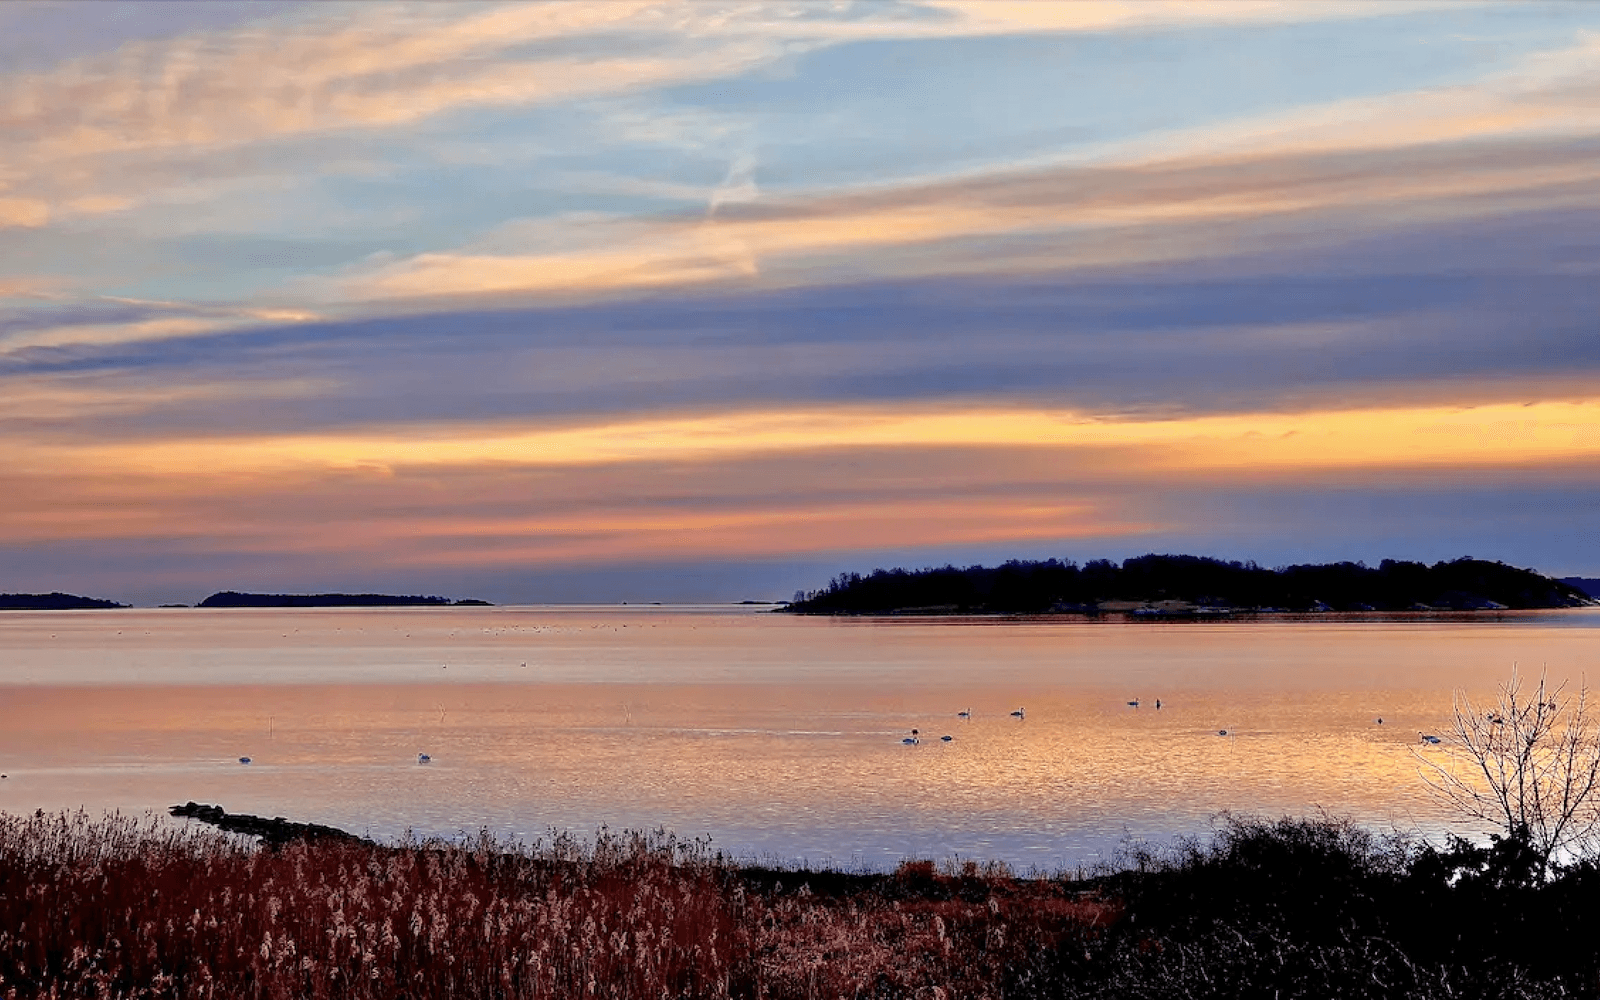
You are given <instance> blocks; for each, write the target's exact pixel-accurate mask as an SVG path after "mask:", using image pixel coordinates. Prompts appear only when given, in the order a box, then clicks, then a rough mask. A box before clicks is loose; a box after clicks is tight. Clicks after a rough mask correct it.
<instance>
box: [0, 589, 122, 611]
mask: <svg viewBox="0 0 1600 1000" xmlns="http://www.w3.org/2000/svg"><path fill="white" fill-rule="evenodd" d="M125 607H127V605H126V604H118V603H117V602H116V601H102V600H100V599H99V598H95V597H79V596H77V595H76V594H63V593H59V592H57V593H53V594H0V611H87V610H93V609H96V608H125Z"/></svg>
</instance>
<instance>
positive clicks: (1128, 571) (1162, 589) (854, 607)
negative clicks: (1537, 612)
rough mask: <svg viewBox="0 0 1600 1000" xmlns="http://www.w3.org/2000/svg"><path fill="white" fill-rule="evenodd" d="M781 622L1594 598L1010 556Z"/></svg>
mask: <svg viewBox="0 0 1600 1000" xmlns="http://www.w3.org/2000/svg"><path fill="white" fill-rule="evenodd" d="M797 596H801V597H803V599H801V600H796V601H795V602H794V603H791V604H789V605H787V606H785V607H782V608H780V609H778V610H779V611H780V612H785V613H790V614H823V615H839V614H847V615H848V614H871V615H883V614H922V615H941V614H945V615H948V614H962V615H965V614H1051V613H1055V614H1106V613H1120V614H1130V615H1140V616H1158V615H1172V616H1187V617H1199V616H1217V615H1228V614H1234V613H1242V612H1243V613H1266V612H1300V613H1307V612H1326V611H1354V612H1359V611H1387V612H1396V611H1500V610H1524V609H1532V608H1573V607H1582V606H1585V605H1592V604H1595V603H1600V602H1596V600H1595V599H1594V598H1593V597H1591V596H1590V595H1589V594H1587V593H1585V591H1584V590H1583V589H1580V588H1579V587H1577V586H1574V585H1573V584H1571V583H1569V582H1564V581H1562V580H1555V579H1551V578H1550V577H1547V576H1543V575H1541V574H1539V573H1538V572H1536V571H1534V570H1531V569H1518V568H1517V567H1514V566H1508V565H1506V564H1505V563H1501V562H1490V561H1487V560H1482V559H1473V558H1471V557H1464V558H1461V559H1456V560H1452V561H1448V562H1436V563H1434V564H1433V565H1431V566H1430V565H1428V564H1426V563H1420V562H1406V561H1401V560H1395V559H1385V560H1383V562H1381V563H1380V564H1378V565H1377V566H1368V565H1366V564H1365V563H1362V562H1339V563H1323V564H1304V565H1293V566H1280V567H1278V568H1275V569H1268V568H1266V567H1263V566H1258V565H1257V564H1255V563H1254V562H1238V561H1226V560H1223V559H1216V558H1212V557H1210V556H1191V555H1156V554H1154V553H1151V554H1149V555H1144V556H1139V557H1137V558H1133V559H1128V560H1126V561H1124V562H1123V563H1122V564H1121V565H1118V564H1117V563H1114V562H1112V561H1111V560H1109V559H1096V560H1092V561H1090V562H1087V563H1084V564H1083V565H1082V566H1079V565H1078V564H1077V563H1075V562H1070V561H1062V560H1057V559H1048V560H1042V561H1030V560H1018V559H1013V560H1011V561H1009V562H1006V563H1003V564H1001V565H1000V566H994V567H990V566H968V567H965V568H958V567H955V566H944V567H940V568H930V569H920V570H905V569H889V570H886V569H877V570H874V571H873V572H871V573H869V574H867V575H865V576H863V575H861V574H859V573H846V574H841V575H839V576H837V577H835V578H834V579H833V580H832V581H831V582H830V583H829V584H828V586H826V587H824V588H822V589H820V590H813V591H810V592H808V593H805V594H803V595H797Z"/></svg>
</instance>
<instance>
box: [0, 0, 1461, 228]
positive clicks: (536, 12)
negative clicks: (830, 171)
mask: <svg viewBox="0 0 1600 1000" xmlns="http://www.w3.org/2000/svg"><path fill="white" fill-rule="evenodd" d="M1411 9H1417V8H1416V5H1411V4H1406V3H1400V2H1397V0H1391V2H1387V3H1381V4H1364V3H1352V4H1319V5H1308V4H1300V3H1250V2H1237V3H1230V4H1205V5H1192V4H1179V3H1088V2H1086V3H1074V4H1035V3H1000V2H984V3H975V4H974V3H937V2H926V3H925V2H910V0H907V2H902V3H884V4H866V5H853V4H847V5H842V6H840V5H835V6H832V7H823V6H821V5H816V4H808V3H777V4H763V5H738V4H725V5H724V4H710V3H706V4H688V5H684V4H676V3H663V2H643V0H605V2H598V3H541V4H526V3H512V4H492V5H482V4H425V3H423V4H385V5H372V4H357V3H328V4H312V5H306V6H305V7H302V8H296V9H292V10H291V11H290V12H288V13H285V14H280V15H278V16H273V17H263V18H259V19H256V20H253V21H249V22H246V23H243V24H239V25H235V26H232V27H229V28H226V29H223V30H213V31H195V32H192V33H188V34H184V35H180V36H177V37H173V38H167V39H157V40H149V39H139V40H132V41H129V42H127V43H126V44H124V45H122V46H121V47H120V48H118V49H117V50H115V51H113V52H110V53H103V54H96V55H89V56H83V57H80V58H76V59H69V60H66V61H63V62H61V63H59V64H57V65H55V66H53V67H51V68H49V69H45V70H38V71H34V72H28V73H14V74H11V75H9V76H5V77H0V155H3V156H4V160H5V162H6V166H7V171H8V174H9V180H10V181H11V183H12V186H13V187H15V188H16V189H17V190H18V191H19V192H20V193H19V194H18V195H17V196H16V197H15V198H14V199H13V200H14V202H15V204H14V205H12V206H11V207H10V209H9V210H0V224H6V223H5V220H11V221H10V222H9V224H11V225H31V226H39V225H43V224H45V221H46V220H47V219H48V218H49V214H50V213H52V212H55V211H57V210H60V211H64V212H66V213H67V214H73V213H77V214H83V213H106V212H113V211H122V210H126V209H128V208H130V207H133V206H135V205H137V204H139V203H142V202H144V201H146V200H148V199H149V198H150V197H152V196H154V195H156V194H157V193H158V192H154V191H152V190H151V189H150V186H149V184H148V183H144V184H135V183H130V182H129V181H128V180H125V179H124V178H125V177H126V175H127V173H128V171H129V170H130V169H132V170H133V172H134V173H136V174H143V175H145V177H146V179H148V177H149V175H151V174H159V173H161V172H162V171H160V170H159V169H157V167H156V166H155V164H159V163H160V162H161V161H163V160H177V161H179V162H182V161H184V160H186V159H192V158H193V157H194V156H195V155H197V154H202V153H204V154H211V153H215V152H217V151H221V150H226V149H229V148H235V147H241V146H262V145H264V144H281V143H284V142H286V141H290V140H294V139H296V138H303V137H310V136H319V135H331V134H339V133H341V132H349V131H351V130H380V131H381V130H395V129H399V128H403V127H409V126H414V125H416V124H417V123H419V122H422V121H424V120H426V119H430V118H436V117H439V116H442V115H447V114H450V113H454V112H458V111H462V110H466V109H473V108H502V109H508V108H527V107H530V106H536V105H541V104H550V103H553V102H564V101H572V100H574V99H577V98H592V97H597V96H603V95H616V94H625V93H629V92H634V91H638V90H640V89H645V88H661V87H666V86H671V85H675V84H680V83H684V82H689V81H702V80H711V79H718V78H725V77H731V76H737V75H741V74H744V73H747V72H749V71H751V70H753V69H756V68H759V67H762V66H766V65H771V64H774V63H777V62H780V61H781V60H784V59H788V58H792V57H794V56H795V55H796V54H798V53H802V52H805V51H811V50H815V49H817V48H819V47H825V46H830V45H838V44H843V43H847V42H857V41H865V40H874V39H918V38H921V39H930V38H959V37H972V36H980V35H990V34H1008V33H1024V32H1101V31H1114V30H1125V29H1139V28H1142V27H1151V26H1155V27H1160V26H1171V25H1178V24H1206V23H1222V24H1227V23H1240V22H1281V21H1314V20H1324V19H1328V18H1345V17H1352V16H1354V17H1370V16H1383V15H1387V14H1392V13H1397V12H1400V11H1403V10H1411ZM1429 9H1437V5H1433V6H1432V7H1430V8H1429ZM152 161H154V162H152ZM236 169H240V170H243V171H245V172H246V173H248V172H249V170H250V165H249V163H248V162H242V163H239V164H238V165H237V167H236ZM165 172H166V173H168V174H170V175H171V176H169V177H168V178H167V179H166V181H165V185H164V186H181V182H182V180H183V178H184V177H185V176H186V174H192V170H190V171H185V170H183V169H179V168H176V167H174V168H173V169H170V170H167V171H165ZM18 220H22V221H18Z"/></svg>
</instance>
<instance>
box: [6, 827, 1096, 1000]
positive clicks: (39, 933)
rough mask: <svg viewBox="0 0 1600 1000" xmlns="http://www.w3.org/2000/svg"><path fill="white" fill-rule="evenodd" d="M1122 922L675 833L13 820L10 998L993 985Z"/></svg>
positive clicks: (786, 993)
mask: <svg viewBox="0 0 1600 1000" xmlns="http://www.w3.org/2000/svg"><path fill="white" fill-rule="evenodd" d="M824 880H826V881H827V885H826V886H822V883H823V881H824ZM812 882H817V883H818V885H819V886H821V887H822V888H821V889H820V890H814V889H813V888H812V885H811V883H812ZM1115 915H1116V914H1115V911H1114V909H1113V908H1112V907H1110V906H1109V905H1107V904H1104V903H1101V902H1098V901H1096V900H1094V899H1092V898H1078V896H1077V894H1075V893H1073V892H1071V891H1070V890H1069V888H1068V887H1067V886H1066V885H1064V884H1063V883H1060V882H1054V881H1049V880H1041V879H1016V878H1013V877H1012V876H1011V875H1010V873H1009V872H1006V871H1005V870H1004V869H1002V868H996V867H990V868H988V869H978V868H977V867H976V866H968V867H967V868H965V869H963V870H952V869H950V868H946V869H944V870H940V869H937V868H936V867H935V866H934V865H933V864H932V863H931V862H913V863H909V864H907V865H904V866H902V867H901V869H900V870H899V871H897V872H896V873H895V874H894V875H893V876H866V875H857V876H849V875H842V874H840V873H823V872H807V871H792V872H783V873H771V872H768V873H765V874H764V875H763V876H762V877H753V876H752V875H751V874H750V873H749V872H748V871H746V870H744V869H740V868H738V867H736V866H734V865H733V864H731V863H729V862H727V861H725V860H724V859H723V858H721V857H720V856H718V855H716V854H714V853H713V852H712V851H711V850H710V848H709V845H708V844H707V843H706V842H704V841H682V840H677V839H675V838H673V837H672V836H671V835H668V834H665V833H662V832H659V831H658V832H656V833H654V834H636V833H626V834H613V833H608V832H605V831H602V832H601V834H600V835H599V836H598V837H597V839H596V840H595V842H594V843H592V844H583V843H579V842H578V841H577V840H575V839H573V838H570V837H566V836H558V837H555V838H554V839H552V840H551V841H548V842H541V843H537V844H535V845H531V846H529V845H521V844H507V843H503V842H500V841H497V840H495V839H493V838H492V837H489V836H488V835H482V836H480V837H478V838H477V839H475V840H472V841H470V842H466V843H448V842H442V841H422V842H413V843H405V844H401V845H399V846H395V847H375V846H371V845H366V844H350V843H329V842H319V843H293V844H290V845H288V846H285V847H283V848H281V849H277V850H266V849H260V848H256V847H253V846H251V845H249V844H247V843H245V842H243V841H241V840H240V839H238V838H235V837H231V836H228V835H225V834H220V833H216V832H214V831H210V830H206V829H201V828H194V827H178V826H175V825H174V824H172V823H170V822H168V821H167V820H165V819H164V818H157V817H149V818H144V819H136V818H131V817H127V816H122V815H111V816H106V817H103V818H98V819H97V818H91V817H89V816H87V815H86V814H83V813H76V814H43V813H40V814H35V815H33V816H31V817H17V816H0V997H8V998H12V997H14V998H32V997H44V996H48V997H152V998H153V997H226V998H285V1000H287V998H302V997H304V998H346V997H348V998H367V997H384V998H398V997H408V998H424V997H428V998H432V997H495V998H507V1000H511V998H544V997H552V998H554V997H639V998H644V997H649V998H662V997H774V998H782V997H797V998H798V997H807V998H810V997H827V998H834V997H862V996H894V997H911V996H921V997H939V998H954V997H986V996H998V995H1000V994H1001V993H1002V991H1003V990H1004V987H1005V984H1007V983H1009V982H1014V981H1016V979H1017V976H1018V974H1019V970H1024V969H1026V968H1027V966H1028V964H1029V963H1030V962H1031V961H1033V960H1034V959H1035V958H1036V957H1037V956H1039V955H1043V954H1051V953H1054V952H1056V951H1057V950H1058V949H1059V948H1060V947H1061V945H1062V944H1063V943H1064V942H1067V941H1069V940H1077V939H1082V940H1084V941H1086V942H1087V941H1089V940H1091V939H1093V938H1095V937H1096V936H1097V935H1098V934H1099V932H1100V929H1101V928H1103V927H1104V926H1106V925H1107V924H1108V923H1109V922H1110V921H1111V920H1112V919H1113V918H1114V917H1115Z"/></svg>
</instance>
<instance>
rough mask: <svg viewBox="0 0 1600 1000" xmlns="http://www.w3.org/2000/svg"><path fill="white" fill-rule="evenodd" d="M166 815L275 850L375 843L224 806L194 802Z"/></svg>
mask: <svg viewBox="0 0 1600 1000" xmlns="http://www.w3.org/2000/svg"><path fill="white" fill-rule="evenodd" d="M167 812H169V813H171V814H172V815H174V816H181V817H185V818H188V819H197V820H199V821H200V822H202V823H210V824H211V825H212V826H215V827H217V828H218V829H221V830H223V831H224V832H227V833H242V834H244V835H245V836H248V837H258V838H260V840H261V842H262V843H263V844H269V845H273V846H276V845H279V844H287V843H289V842H290V841H294V840H316V841H347V842H350V843H360V844H370V843H372V841H370V840H368V839H366V838H365V837H358V836H356V835H355V834H353V833H350V832H349V831H347V830H341V829H339V828H338V827H334V826H322V825H321V824H319V823H294V822H291V821H289V820H287V819H284V818H283V817H282V816H275V817H273V818H272V819H267V818H266V817H264V816H250V815H248V814H245V813H230V812H228V811H226V810H225V809H223V808H222V807H221V806H212V805H205V804H203V803H197V802H194V801H192V800H191V801H189V802H185V803H184V804H183V805H181V806H172V807H171V808H169V809H168V810H167Z"/></svg>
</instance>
